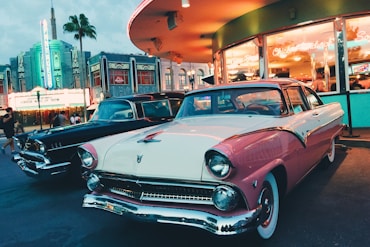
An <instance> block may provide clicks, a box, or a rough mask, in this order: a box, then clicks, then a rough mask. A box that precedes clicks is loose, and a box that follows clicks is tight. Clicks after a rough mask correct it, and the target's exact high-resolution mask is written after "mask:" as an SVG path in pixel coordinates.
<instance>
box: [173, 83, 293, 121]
mask: <svg viewBox="0 0 370 247" xmlns="http://www.w3.org/2000/svg"><path fill="white" fill-rule="evenodd" d="M283 102H284V101H283V100H282V95H281V92H280V91H279V90H278V89H274V88H240V89H235V88H232V89H222V90H211V91H206V92H199V93H195V94H190V95H188V96H187V97H185V99H184V102H183V104H182V105H181V107H180V110H179V113H178V114H177V116H176V117H177V118H181V117H188V116H198V115H206V114H208V115H209V114H212V115H214V114H256V115H275V116H276V115H281V114H283V113H286V112H287V108H286V105H285V103H283Z"/></svg>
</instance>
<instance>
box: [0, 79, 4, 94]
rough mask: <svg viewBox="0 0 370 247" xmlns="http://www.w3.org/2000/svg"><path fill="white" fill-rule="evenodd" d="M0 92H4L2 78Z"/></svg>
mask: <svg viewBox="0 0 370 247" xmlns="http://www.w3.org/2000/svg"><path fill="white" fill-rule="evenodd" d="M0 93H1V94H3V93H4V80H0Z"/></svg>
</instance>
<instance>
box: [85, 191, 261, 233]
mask: <svg viewBox="0 0 370 247" xmlns="http://www.w3.org/2000/svg"><path fill="white" fill-rule="evenodd" d="M82 206H83V207H85V208H97V209H102V210H106V211H108V212H111V213H115V214H118V215H129V216H134V217H136V218H138V219H141V220H146V221H154V222H159V223H169V224H175V225H185V226H191V227H196V228H201V229H204V230H207V231H209V232H211V233H213V234H216V235H234V234H239V233H242V232H246V231H248V230H251V229H255V227H256V221H257V220H258V216H259V214H260V212H261V208H262V207H261V206H259V207H258V208H256V209H253V210H249V211H246V212H245V213H243V214H239V215H234V216H219V215H214V214H211V213H208V212H205V211H199V210H191V209H184V208H172V207H158V206H149V205H148V206H146V205H139V204H135V203H132V202H127V201H122V200H117V199H114V198H112V197H109V196H106V195H100V194H86V195H85V196H84V200H83V204H82Z"/></svg>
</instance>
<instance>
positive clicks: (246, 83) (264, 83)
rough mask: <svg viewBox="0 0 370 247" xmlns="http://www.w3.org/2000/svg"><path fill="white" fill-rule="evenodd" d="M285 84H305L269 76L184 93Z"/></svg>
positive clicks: (271, 86)
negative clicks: (268, 77)
mask: <svg viewBox="0 0 370 247" xmlns="http://www.w3.org/2000/svg"><path fill="white" fill-rule="evenodd" d="M286 86H305V84H304V83H303V82H301V81H298V80H295V79H291V78H270V79H261V80H256V81H240V82H233V83H231V84H221V85H216V86H213V87H209V88H205V89H199V90H194V91H190V92H188V93H187V94H186V95H190V94H193V93H199V92H207V91H215V90H220V89H238V88H245V87H251V88H254V87H259V88H261V87H266V88H282V87H286Z"/></svg>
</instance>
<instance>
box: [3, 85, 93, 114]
mask: <svg viewBox="0 0 370 247" xmlns="http://www.w3.org/2000/svg"><path fill="white" fill-rule="evenodd" d="M83 95H84V92H83V89H81V88H78V89H60V90H50V91H49V90H45V89H44V90H40V107H41V109H57V108H68V107H78V106H81V107H82V106H84V98H83ZM8 99H9V105H11V106H12V107H13V109H14V110H16V111H22V110H37V109H38V102H37V92H36V91H30V92H22V93H11V94H9V95H8ZM85 99H86V102H89V99H90V94H89V91H88V90H86V92H85Z"/></svg>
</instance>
